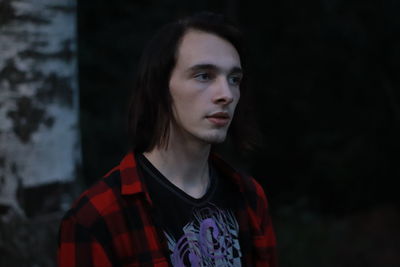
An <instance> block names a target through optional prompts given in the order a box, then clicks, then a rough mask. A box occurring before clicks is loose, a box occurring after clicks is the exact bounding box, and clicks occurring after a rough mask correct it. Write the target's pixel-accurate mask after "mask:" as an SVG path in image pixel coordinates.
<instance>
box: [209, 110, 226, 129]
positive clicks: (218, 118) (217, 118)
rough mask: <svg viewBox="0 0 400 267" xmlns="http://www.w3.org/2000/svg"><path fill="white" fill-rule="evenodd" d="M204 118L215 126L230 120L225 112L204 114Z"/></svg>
mask: <svg viewBox="0 0 400 267" xmlns="http://www.w3.org/2000/svg"><path fill="white" fill-rule="evenodd" d="M206 118H207V119H208V120H209V121H210V122H211V123H213V124H214V125H216V126H225V125H227V124H228V123H229V121H230V116H229V114H228V113H226V112H216V113H213V114H211V115H209V116H206Z"/></svg>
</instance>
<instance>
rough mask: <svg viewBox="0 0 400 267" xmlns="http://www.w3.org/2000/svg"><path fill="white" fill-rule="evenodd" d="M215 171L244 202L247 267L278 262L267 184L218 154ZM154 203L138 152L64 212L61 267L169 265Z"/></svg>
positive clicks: (242, 237)
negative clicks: (230, 181) (232, 184)
mask: <svg viewBox="0 0 400 267" xmlns="http://www.w3.org/2000/svg"><path fill="white" fill-rule="evenodd" d="M211 159H212V161H213V164H214V166H215V168H216V169H218V170H219V171H221V172H222V173H223V174H224V175H226V176H227V177H231V178H232V179H233V181H234V182H235V183H236V184H237V185H238V187H239V189H240V193H241V196H240V197H242V198H243V201H241V204H240V207H239V208H238V210H237V212H236V218H237V220H238V223H239V236H240V246H241V252H242V255H243V262H244V263H245V265H246V266H265V267H275V266H276V246H275V235H274V231H273V228H272V224H271V219H270V216H269V212H268V204H267V200H266V197H265V194H264V191H263V189H262V187H261V186H260V185H259V184H258V183H257V182H256V181H255V180H254V179H253V178H251V177H248V176H245V175H242V174H239V173H238V172H236V171H235V170H233V169H232V168H231V167H230V166H229V165H227V164H226V163H225V162H224V161H222V160H221V159H220V158H219V157H217V156H215V155H213V156H211ZM151 214H152V202H151V199H150V197H149V195H148V192H147V190H146V188H145V186H144V184H143V182H142V181H141V176H140V173H139V172H138V170H137V166H136V161H135V158H134V154H133V153H129V154H127V155H126V156H125V157H124V159H123V160H122V162H121V163H120V165H119V166H117V167H115V168H114V169H113V170H111V171H110V172H109V173H108V174H107V175H106V176H105V178H104V179H102V180H100V181H99V182H98V183H96V184H95V185H94V186H92V187H91V188H90V189H88V190H87V191H85V192H84V193H83V194H82V195H81V196H80V197H79V198H78V200H77V201H76V202H75V203H74V204H73V206H72V208H71V209H70V210H69V211H68V212H67V214H66V215H65V216H64V218H63V220H62V222H61V227H60V234H59V249H58V266H59V267H88V266H93V267H108V266H126V267H128V266H158V267H161V266H170V264H169V261H168V257H169V256H168V255H169V253H168V246H167V244H166V242H165V238H164V234H163V233H162V231H161V230H160V229H157V227H156V226H155V224H154V221H153V217H152V215H151Z"/></svg>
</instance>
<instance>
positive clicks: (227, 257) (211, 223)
mask: <svg viewBox="0 0 400 267" xmlns="http://www.w3.org/2000/svg"><path fill="white" fill-rule="evenodd" d="M193 215H194V220H193V221H192V222H189V223H188V224H186V225H185V226H184V227H183V232H184V234H183V236H182V237H181V238H180V239H179V240H178V241H177V242H176V241H175V240H174V238H173V237H172V236H170V235H169V234H168V233H165V235H166V237H167V240H168V247H169V249H170V250H171V262H172V265H173V266H175V267H184V266H193V267H200V266H241V262H240V257H241V252H240V245H239V240H238V233H239V225H238V223H237V221H236V218H235V216H234V215H233V213H232V212H231V211H225V210H220V209H218V208H217V207H215V206H212V207H206V208H202V209H197V210H194V211H193Z"/></svg>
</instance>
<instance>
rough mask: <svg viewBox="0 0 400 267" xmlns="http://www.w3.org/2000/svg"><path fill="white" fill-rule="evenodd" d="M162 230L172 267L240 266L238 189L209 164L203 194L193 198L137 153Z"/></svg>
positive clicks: (158, 223)
mask: <svg viewBox="0 0 400 267" xmlns="http://www.w3.org/2000/svg"><path fill="white" fill-rule="evenodd" d="M137 160H138V163H139V168H140V169H141V171H142V173H143V177H144V183H145V184H146V186H147V189H148V191H149V195H150V198H151V199H152V201H153V206H154V211H155V219H156V224H157V225H158V226H159V227H160V228H161V229H162V231H163V232H164V234H165V236H166V239H167V243H168V248H169V250H170V260H171V263H172V265H173V266H241V252H240V243H239V225H238V223H237V220H236V218H235V210H236V207H237V202H236V201H237V199H238V197H237V196H238V189H237V188H236V187H235V186H234V184H233V183H232V182H231V181H229V180H228V179H226V178H224V177H223V176H222V175H221V174H219V173H217V171H216V170H215V169H214V168H213V167H212V166H211V163H210V164H209V166H210V183H209V186H208V189H207V191H206V193H205V195H204V196H203V197H201V198H199V199H196V198H193V197H191V196H190V195H188V194H186V193H185V192H184V191H183V190H181V189H180V188H178V187H177V186H175V185H174V184H172V183H171V182H170V181H169V180H168V179H167V178H166V177H165V176H163V175H162V174H161V173H160V172H159V171H158V170H157V169H156V168H155V167H154V166H153V165H152V164H151V163H150V162H149V161H148V160H147V159H146V158H145V157H144V156H143V155H141V154H140V155H137Z"/></svg>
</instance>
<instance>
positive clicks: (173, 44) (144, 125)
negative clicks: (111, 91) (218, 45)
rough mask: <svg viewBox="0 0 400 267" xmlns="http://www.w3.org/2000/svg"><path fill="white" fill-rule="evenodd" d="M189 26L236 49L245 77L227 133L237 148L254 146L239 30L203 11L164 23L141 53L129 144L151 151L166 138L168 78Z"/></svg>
mask: <svg viewBox="0 0 400 267" xmlns="http://www.w3.org/2000/svg"><path fill="white" fill-rule="evenodd" d="M190 29H194V30H200V31H204V32H208V33H212V34H215V35H217V36H219V37H221V38H223V39H225V40H227V41H228V42H230V43H231V44H232V45H233V46H234V47H235V49H236V50H237V52H238V54H239V57H240V61H241V65H242V68H243V70H244V77H243V80H242V82H241V85H240V91H241V100H240V101H239V103H238V105H237V107H236V111H235V116H234V118H233V120H232V124H231V126H230V130H229V132H228V135H230V136H231V137H232V141H233V142H234V143H236V145H238V146H239V147H240V148H244V149H251V148H252V146H253V143H254V142H253V139H254V138H252V137H254V134H251V133H250V134H249V133H247V132H249V131H250V132H253V133H254V131H253V129H254V127H252V126H251V125H249V120H248V118H249V117H248V108H249V107H250V106H249V105H248V104H247V96H248V90H247V88H246V87H247V86H246V85H247V82H246V80H247V79H246V73H245V72H246V59H245V57H244V51H243V37H242V33H241V31H240V30H239V29H238V27H236V26H235V25H234V24H233V23H231V22H228V21H227V20H226V18H225V17H223V16H222V15H218V14H214V13H209V12H203V13H199V14H196V15H193V16H190V17H187V18H185V19H181V20H178V21H176V22H173V23H170V24H167V25H165V26H164V27H163V28H161V29H160V30H159V31H158V32H157V33H156V34H155V36H154V37H153V38H152V39H151V40H150V42H149V43H148V45H147V46H146V48H145V50H144V52H143V54H142V57H141V60H140V62H139V66H138V71H137V73H136V80H135V82H134V88H133V92H132V98H131V101H130V105H129V114H128V115H129V122H128V123H129V129H128V130H129V131H128V134H129V138H130V144H131V148H132V149H133V151H135V152H147V151H151V150H152V149H153V148H155V147H156V146H164V145H166V144H167V142H168V137H169V136H168V135H169V126H170V122H171V120H172V119H173V112H172V98H171V95H170V91H169V80H170V76H171V73H172V70H173V68H174V67H175V64H176V60H177V52H178V48H179V45H180V41H181V40H182V37H183V36H184V34H185V33H186V32H187V31H188V30H190ZM246 117H247V119H246ZM245 119H246V123H244V121H245ZM252 135H253V136H252Z"/></svg>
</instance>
